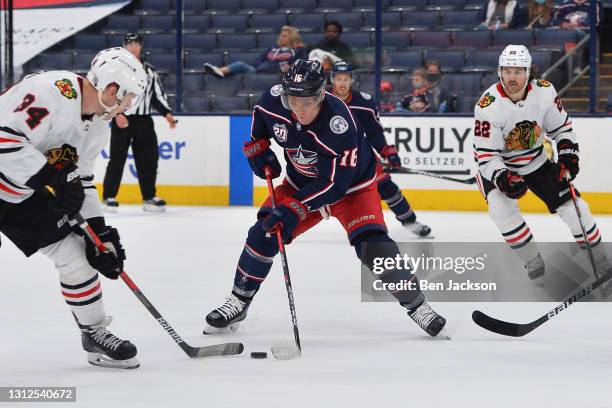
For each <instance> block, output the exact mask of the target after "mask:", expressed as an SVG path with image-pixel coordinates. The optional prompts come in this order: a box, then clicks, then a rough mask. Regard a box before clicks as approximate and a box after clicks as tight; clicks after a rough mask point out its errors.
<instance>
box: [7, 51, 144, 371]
mask: <svg viewBox="0 0 612 408" xmlns="http://www.w3.org/2000/svg"><path fill="white" fill-rule="evenodd" d="M145 85H146V74H145V72H144V69H143V68H142V65H141V63H140V62H139V61H137V60H136V59H135V58H134V57H133V56H132V55H131V54H130V53H129V52H128V51H127V50H125V49H123V48H111V49H107V50H103V51H100V52H99V53H98V54H97V55H96V57H95V58H94V60H93V62H92V65H91V69H90V71H89V73H88V75H87V78H82V77H80V76H78V75H76V74H74V73H72V72H69V71H49V72H42V73H37V74H32V75H28V76H26V77H25V78H24V79H23V80H22V81H21V82H19V83H17V84H15V85H14V86H13V87H11V88H9V89H8V90H6V91H5V92H4V93H3V94H2V95H1V96H0V232H1V233H2V234H3V235H4V236H5V237H7V238H8V239H9V240H11V241H12V242H13V243H14V244H15V246H17V247H18V248H19V249H20V250H21V251H22V252H23V253H24V254H25V255H26V256H28V257H29V256H31V255H33V254H34V253H36V252H40V253H42V254H43V255H45V256H46V257H47V258H49V259H50V260H51V261H53V262H54V263H55V268H56V269H57V271H58V272H59V279H60V285H61V291H62V294H63V296H64V299H65V300H66V303H68V305H70V308H71V310H72V314H73V316H74V318H75V320H76V322H77V324H78V327H79V328H80V330H81V340H82V345H83V348H84V349H85V351H87V353H88V361H89V362H90V363H91V364H93V365H98V366H103V367H117V368H136V367H138V366H139V364H140V363H139V362H138V359H137V358H136V353H137V350H136V346H134V345H133V344H132V343H130V342H129V341H127V340H122V339H120V338H118V337H117V336H115V335H114V334H113V333H111V332H110V331H108V330H107V329H106V326H108V324H109V323H110V321H111V318H110V317H107V316H106V315H105V310H104V303H103V300H102V289H101V286H100V284H101V282H100V280H99V279H98V272H100V273H102V274H103V275H105V276H106V277H108V278H110V279H117V277H118V276H119V273H120V272H121V271H122V270H123V260H125V252H124V250H123V247H122V245H121V241H120V239H119V233H118V231H117V229H115V228H112V227H111V226H108V225H105V222H104V218H103V216H102V212H101V208H100V204H99V200H98V195H97V192H96V189H95V186H94V185H93V183H92V181H93V167H94V162H95V159H96V158H97V157H98V156H99V155H100V152H101V150H102V148H103V147H104V145H105V143H106V142H107V140H108V138H107V132H106V131H105V128H106V129H107V128H108V119H111V118H112V117H114V116H115V115H116V114H117V113H120V112H123V111H125V110H126V109H128V108H129V107H131V106H132V105H133V104H134V103H135V102H136V101H137V99H138V98H139V97H140V96H141V94H142V93H143V92H144V88H145ZM77 166H78V167H77ZM77 213H80V214H81V215H82V216H83V218H85V219H86V220H87V221H88V223H89V225H90V226H91V227H92V228H93V230H94V231H95V232H96V234H97V235H98V236H99V238H100V240H101V241H102V243H103V244H104V245H105V246H106V247H107V248H108V251H105V252H99V251H98V250H97V249H96V248H95V246H94V245H93V244H92V243H90V242H88V241H86V240H85V238H84V237H83V235H82V233H80V231H77V230H76V228H77V227H74V228H75V230H74V231H73V230H72V227H71V226H70V220H71V218H72V216H74V215H76V214H77Z"/></svg>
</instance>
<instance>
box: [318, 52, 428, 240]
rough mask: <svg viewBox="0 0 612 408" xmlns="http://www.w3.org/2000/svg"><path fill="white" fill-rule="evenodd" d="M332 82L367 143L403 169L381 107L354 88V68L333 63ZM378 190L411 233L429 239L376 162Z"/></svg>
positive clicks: (380, 165)
mask: <svg viewBox="0 0 612 408" xmlns="http://www.w3.org/2000/svg"><path fill="white" fill-rule="evenodd" d="M330 82H331V84H332V93H333V94H334V96H337V97H338V98H340V99H342V100H343V101H344V103H346V105H347V106H348V107H349V109H350V110H351V113H352V114H353V117H355V119H357V120H358V121H359V122H361V124H362V125H363V130H364V132H365V134H366V136H367V138H368V142H369V143H370V145H372V147H373V148H374V149H376V151H377V152H378V154H380V156H381V157H382V158H383V159H385V160H386V161H387V165H388V166H390V167H401V165H402V161H401V159H400V157H399V155H398V153H397V148H396V147H395V146H394V145H390V144H387V141H386V139H385V134H384V129H383V127H382V124H381V123H380V120H379V117H378V108H377V107H376V104H375V103H374V101H373V100H372V96H371V95H369V94H367V93H365V92H357V91H355V90H353V89H352V88H351V86H352V85H353V66H352V65H351V64H349V63H347V62H344V61H338V62H336V63H335V64H334V66H333V68H332V71H331V76H330ZM376 172H377V178H376V182H377V188H378V192H379V193H380V197H381V198H382V199H383V200H385V202H386V203H387V205H388V206H389V208H390V209H391V211H393V213H394V214H395V218H397V220H398V221H399V222H401V223H402V225H403V226H405V227H406V228H408V229H409V230H410V232H412V233H413V234H415V235H417V236H419V237H429V234H431V228H429V227H428V226H427V225H425V224H422V223H420V222H419V221H417V217H416V214H415V213H414V211H412V208H411V207H410V204H409V203H408V200H406V197H404V195H403V194H402V192H401V191H400V189H399V187H398V186H397V184H395V183H394V182H393V181H392V180H391V175H390V174H388V173H385V172H383V165H382V163H380V162H379V163H377V165H376Z"/></svg>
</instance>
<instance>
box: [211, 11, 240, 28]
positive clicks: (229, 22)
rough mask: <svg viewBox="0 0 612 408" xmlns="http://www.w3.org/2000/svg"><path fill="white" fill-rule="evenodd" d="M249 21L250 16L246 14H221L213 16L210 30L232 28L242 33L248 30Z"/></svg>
mask: <svg viewBox="0 0 612 408" xmlns="http://www.w3.org/2000/svg"><path fill="white" fill-rule="evenodd" d="M248 20H249V16H248V15H246V14H227V15H226V14H219V15H216V16H213V18H212V20H211V22H210V28H211V29H216V28H231V29H234V30H235V31H237V32H240V31H244V30H245V29H246V28H247V22H248Z"/></svg>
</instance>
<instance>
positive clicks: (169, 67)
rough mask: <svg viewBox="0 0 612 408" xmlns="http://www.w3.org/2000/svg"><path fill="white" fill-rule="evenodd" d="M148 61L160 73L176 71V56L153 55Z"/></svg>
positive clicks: (150, 55) (149, 56)
mask: <svg viewBox="0 0 612 408" xmlns="http://www.w3.org/2000/svg"><path fill="white" fill-rule="evenodd" d="M147 60H148V61H149V62H150V63H151V64H153V66H154V67H155V68H156V69H157V70H158V71H173V72H175V71H176V54H161V53H157V52H155V53H151V54H149V55H148V57H147Z"/></svg>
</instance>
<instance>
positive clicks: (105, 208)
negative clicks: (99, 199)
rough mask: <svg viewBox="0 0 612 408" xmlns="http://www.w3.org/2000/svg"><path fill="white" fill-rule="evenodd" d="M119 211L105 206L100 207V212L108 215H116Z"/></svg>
mask: <svg viewBox="0 0 612 408" xmlns="http://www.w3.org/2000/svg"><path fill="white" fill-rule="evenodd" d="M118 210H119V209H118V208H117V207H109V206H107V205H103V206H102V211H103V212H105V213H108V214H117V211H118Z"/></svg>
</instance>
